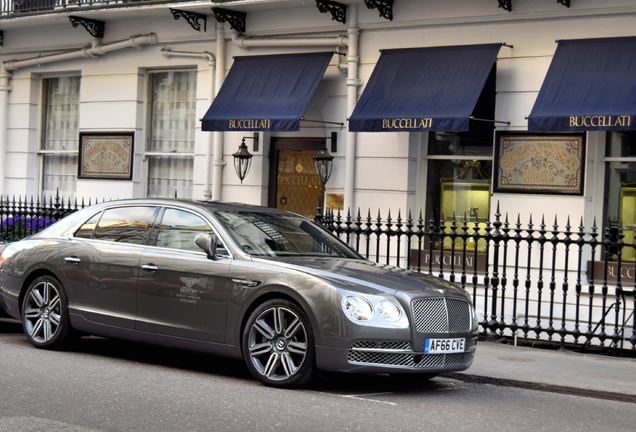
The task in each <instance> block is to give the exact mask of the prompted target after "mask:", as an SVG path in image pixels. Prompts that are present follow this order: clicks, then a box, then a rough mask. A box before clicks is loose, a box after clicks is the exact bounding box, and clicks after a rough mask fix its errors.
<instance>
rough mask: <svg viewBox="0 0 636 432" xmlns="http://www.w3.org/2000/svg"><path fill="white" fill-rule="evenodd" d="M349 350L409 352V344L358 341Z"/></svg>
mask: <svg viewBox="0 0 636 432" xmlns="http://www.w3.org/2000/svg"><path fill="white" fill-rule="evenodd" d="M351 348H356V349H393V350H409V351H410V350H411V344H410V343H408V342H377V341H358V342H355V343H354V344H353V345H352V346H351Z"/></svg>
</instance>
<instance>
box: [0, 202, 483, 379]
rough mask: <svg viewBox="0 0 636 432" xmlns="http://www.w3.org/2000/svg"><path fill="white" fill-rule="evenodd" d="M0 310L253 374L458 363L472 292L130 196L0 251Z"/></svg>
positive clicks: (314, 238)
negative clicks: (208, 356) (212, 357)
mask: <svg viewBox="0 0 636 432" xmlns="http://www.w3.org/2000/svg"><path fill="white" fill-rule="evenodd" d="M0 308H2V309H3V310H4V311H5V312H6V313H8V314H9V315H10V316H12V317H14V318H16V319H20V320H21V321H22V323H23V326H24V330H25V333H26V335H27V337H28V339H29V340H30V342H31V343H32V344H33V345H35V346H36V347H38V348H46V349H61V348H63V347H65V346H67V345H68V344H69V342H71V341H73V340H74V339H75V338H76V337H77V336H80V335H82V334H90V335H99V336H105V337H113V338H121V339H128V340H134V341H139V342H147V343H157V344H162V345H166V346H171V347H178V348H184V349H193V350H199V351H206V352H210V353H215V354H220V355H227V356H232V357H237V358H240V357H242V358H243V359H244V360H245V362H246V364H247V366H248V368H249V370H250V372H251V373H252V374H253V375H254V376H255V377H256V378H257V379H258V380H260V381H261V382H263V383H265V384H267V385H271V386H276V387H288V388H290V387H300V386H304V385H306V384H307V383H308V382H310V380H312V379H313V378H314V377H316V376H317V375H318V372H319V371H338V372H364V373H391V374H407V373H409V374H418V376H420V377H432V376H435V375H436V374H439V373H441V372H448V371H458V370H464V369H466V368H468V367H469V366H470V364H471V363H472V361H473V357H474V351H475V344H476V341H477V325H476V322H475V314H474V311H473V307H472V305H471V302H470V298H469V296H468V294H467V293H466V292H465V291H463V290H462V289H460V288H458V287H456V286H454V285H452V284H450V283H448V282H445V281H444V280H442V279H439V278H436V277H433V276H429V275H425V274H421V273H417V272H412V271H408V270H402V269H399V268H394V267H390V266H384V265H380V264H376V263H373V262H371V261H368V260H365V259H363V258H362V257H360V256H359V255H358V254H357V253H356V252H355V251H353V250H352V249H351V248H350V247H349V246H348V245H346V244H344V243H343V242H341V241H340V240H339V239H338V238H336V237H334V236H333V235H331V234H330V233H329V232H328V231H326V230H324V229H323V228H322V227H320V226H319V225H317V224H315V223H314V222H312V221H311V220H309V219H306V218H304V217H301V216H298V215H295V214H291V213H288V212H283V211H278V210H274V209H270V208H263V207H256V206H247V205H241V204H227V203H217V202H195V201H184V200H160V199H139V200H123V201H113V202H109V203H102V204H98V205H94V206H91V207H88V208H85V209H83V210H80V211H78V212H76V213H74V214H72V215H70V216H67V217H66V218H64V219H62V220H60V221H58V222H57V223H55V224H54V225H52V226H50V227H49V228H47V229H46V230H44V231H42V232H40V233H39V234H35V235H33V236H31V237H29V238H27V239H25V240H22V241H19V242H15V243H11V244H9V245H8V246H7V247H6V248H5V249H4V251H3V252H2V255H0Z"/></svg>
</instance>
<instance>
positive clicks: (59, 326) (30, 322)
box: [22, 276, 72, 350]
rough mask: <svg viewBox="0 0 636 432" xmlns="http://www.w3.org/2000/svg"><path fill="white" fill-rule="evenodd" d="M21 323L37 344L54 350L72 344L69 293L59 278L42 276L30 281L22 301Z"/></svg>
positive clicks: (38, 346)
mask: <svg viewBox="0 0 636 432" xmlns="http://www.w3.org/2000/svg"><path fill="white" fill-rule="evenodd" d="M22 327H23V328H24V333H25V334H26V336H27V338H28V339H29V341H30V342H31V343H32V344H33V345H34V346H35V347H37V348H44V349H51V350H53V349H62V348H65V347H67V346H68V345H69V343H70V341H71V339H72V329H71V322H70V318H69V314H68V297H67V296H66V292H65V291H64V288H62V284H61V283H60V282H59V281H58V280H57V279H55V278H53V277H51V276H40V277H39V278H37V279H36V280H34V281H33V282H32V283H31V285H29V288H28V289H27V291H26V293H25V295H24V301H23V302H22Z"/></svg>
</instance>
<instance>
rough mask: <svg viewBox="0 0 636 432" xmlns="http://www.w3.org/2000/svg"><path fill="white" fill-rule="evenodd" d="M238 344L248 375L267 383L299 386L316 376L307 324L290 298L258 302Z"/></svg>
mask: <svg viewBox="0 0 636 432" xmlns="http://www.w3.org/2000/svg"><path fill="white" fill-rule="evenodd" d="M242 348H243V358H244V359H245V363H246V364H247V367H248V369H249V370H250V372H251V373H252V375H254V377H255V378H256V379H257V380H259V381H260V382H262V383H263V384H266V385H268V386H272V387H279V388H299V387H303V386H306V385H307V384H309V383H310V382H311V381H313V379H314V378H315V376H316V355H315V352H316V351H315V343H314V337H313V333H312V330H311V324H310V322H309V319H308V318H307V315H306V314H305V313H304V312H303V310H302V309H301V308H300V307H299V306H297V305H296V304H294V303H292V302H290V301H287V300H282V299H274V300H269V301H266V302H265V303H263V304H261V305H260V306H258V307H257V308H256V309H255V310H254V312H252V314H251V315H250V317H249V319H248V320H247V324H246V326H245V330H244V331H243V339H242Z"/></svg>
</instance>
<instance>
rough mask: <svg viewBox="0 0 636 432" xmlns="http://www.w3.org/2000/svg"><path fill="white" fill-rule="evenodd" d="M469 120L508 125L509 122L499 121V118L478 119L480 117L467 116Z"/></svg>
mask: <svg viewBox="0 0 636 432" xmlns="http://www.w3.org/2000/svg"><path fill="white" fill-rule="evenodd" d="M468 118H469V119H470V120H475V121H483V122H490V123H501V124H505V125H508V126H510V122H509V121H501V120H490V119H480V118H475V117H473V116H470V117H468Z"/></svg>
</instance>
